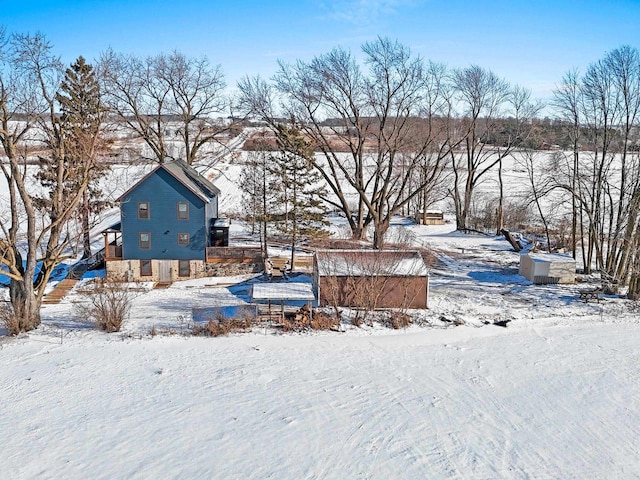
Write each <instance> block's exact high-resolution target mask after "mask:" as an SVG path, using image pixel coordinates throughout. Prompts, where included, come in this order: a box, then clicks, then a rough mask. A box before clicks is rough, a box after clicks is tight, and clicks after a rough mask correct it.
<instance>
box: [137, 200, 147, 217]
mask: <svg viewBox="0 0 640 480" xmlns="http://www.w3.org/2000/svg"><path fill="white" fill-rule="evenodd" d="M138 218H139V219H140V220H149V202H138Z"/></svg>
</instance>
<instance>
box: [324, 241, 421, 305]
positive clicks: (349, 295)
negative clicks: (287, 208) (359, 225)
mask: <svg viewBox="0 0 640 480" xmlns="http://www.w3.org/2000/svg"><path fill="white" fill-rule="evenodd" d="M314 283H315V285H316V289H317V294H316V296H317V298H318V302H319V305H321V306H327V305H332V306H333V305H338V306H344V307H368V308H427V300H428V295H429V269H428V267H427V265H426V263H425V262H424V260H423V258H422V255H421V254H420V252H418V251H414V250H318V251H317V252H316V254H315V259H314Z"/></svg>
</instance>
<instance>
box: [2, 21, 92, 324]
mask: <svg viewBox="0 0 640 480" xmlns="http://www.w3.org/2000/svg"><path fill="white" fill-rule="evenodd" d="M0 45H1V46H2V50H1V52H0V61H2V64H1V67H0V143H1V144H2V149H3V153H4V155H5V156H6V158H7V161H6V163H5V162H3V163H2V164H0V169H1V170H2V174H3V175H4V177H5V180H6V182H7V185H8V198H4V199H2V203H3V205H4V206H3V211H4V212H6V214H4V215H3V216H2V217H1V218H0V229H1V233H2V237H1V238H0V262H1V263H2V266H3V270H4V273H5V274H6V275H7V276H8V277H9V279H10V285H9V297H10V303H11V308H10V311H9V312H5V313H6V315H5V321H6V323H7V327H8V329H9V330H10V332H12V333H18V332H22V331H26V330H31V329H33V328H35V327H37V326H38V325H39V324H40V305H41V301H42V297H43V295H44V289H45V286H46V283H47V281H48V280H49V277H50V275H51V273H52V272H53V269H54V268H55V267H56V265H58V264H59V263H60V262H61V261H62V259H63V258H64V255H65V249H66V247H67V246H68V244H69V241H70V239H69V238H68V237H66V236H65V226H66V224H67V222H68V221H69V220H70V219H71V218H72V216H73V215H74V213H75V212H76V209H77V206H78V204H79V202H80V200H81V198H82V195H83V193H84V191H85V189H86V188H87V185H88V182H89V178H90V176H89V171H90V169H91V162H89V161H87V162H83V163H82V164H81V165H77V164H75V163H74V162H73V159H72V158H70V157H69V156H68V155H67V152H66V147H67V145H68V142H67V138H68V137H69V125H68V123H67V122H65V121H64V120H63V119H61V118H60V117H59V116H58V114H57V111H58V105H57V102H56V93H57V91H58V88H59V87H60V82H61V80H62V76H63V69H62V65H61V63H60V61H59V59H58V57H56V56H54V55H53V54H52V47H51V45H50V44H49V42H47V40H46V39H45V37H44V36H43V35H42V34H35V35H20V34H14V35H12V36H9V37H8V36H7V35H6V34H5V33H4V32H2V34H1V35H0ZM34 155H37V156H38V157H39V158H40V159H41V165H42V167H41V168H44V169H45V170H40V173H41V175H40V178H41V179H43V185H42V186H41V187H40V188H37V185H34V184H33V180H32V178H33V173H34V168H36V167H33V166H31V167H30V166H29V164H28V160H30V159H33V157H34ZM71 165H73V166H71ZM69 175H74V176H75V177H76V178H75V179H74V181H73V184H74V188H69V186H70V179H69Z"/></svg>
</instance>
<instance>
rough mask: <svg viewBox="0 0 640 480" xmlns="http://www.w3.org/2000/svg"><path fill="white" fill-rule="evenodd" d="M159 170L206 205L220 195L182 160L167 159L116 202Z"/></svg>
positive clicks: (216, 189)
mask: <svg viewBox="0 0 640 480" xmlns="http://www.w3.org/2000/svg"><path fill="white" fill-rule="evenodd" d="M159 169H163V170H164V171H166V172H167V173H168V174H169V175H171V176H172V177H173V178H175V179H176V180H178V181H179V182H180V183H181V184H183V185H184V186H185V187H187V188H188V189H189V190H190V191H191V192H192V193H193V194H194V195H196V196H197V197H198V198H200V199H201V200H202V201H204V202H206V203H208V202H210V201H211V199H212V198H213V197H215V196H217V195H220V190H219V189H218V187H216V186H215V185H214V184H213V183H211V182H210V181H209V180H207V179H206V178H205V177H204V176H203V175H201V174H200V173H198V171H197V170H196V169H195V168H193V167H192V166H191V165H189V164H188V163H187V162H185V161H184V160H180V159H175V160H174V159H170V158H167V159H165V161H164V162H163V163H160V164H158V166H157V167H156V168H154V169H153V170H151V171H150V172H149V173H148V174H146V175H145V176H144V177H143V178H142V179H140V180H139V181H138V182H136V183H135V185H133V186H132V187H131V188H129V189H128V190H127V191H126V192H124V193H123V194H122V195H120V197H119V198H118V199H117V200H116V201H117V202H120V201H122V199H123V198H125V197H126V196H127V195H129V193H130V192H131V191H132V190H133V189H134V188H136V187H137V186H138V185H139V184H140V183H142V182H144V181H145V180H146V179H147V178H149V177H150V176H151V175H153V174H154V173H156V172H157V171H158V170H159Z"/></svg>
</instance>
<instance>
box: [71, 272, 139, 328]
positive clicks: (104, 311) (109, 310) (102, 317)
mask: <svg viewBox="0 0 640 480" xmlns="http://www.w3.org/2000/svg"><path fill="white" fill-rule="evenodd" d="M92 287H93V288H90V289H88V290H86V291H85V292H83V293H82V295H83V297H84V301H83V302H82V303H79V304H78V305H77V306H76V309H77V310H78V314H79V315H80V316H83V317H85V318H87V319H89V320H91V321H93V322H94V323H95V325H96V326H97V327H98V328H99V329H100V330H103V331H105V332H107V333H113V332H119V331H120V328H121V327H122V324H123V323H124V321H125V319H126V317H127V315H128V314H129V311H130V310H131V302H132V300H133V298H134V296H135V294H134V293H133V292H132V291H131V290H129V288H128V287H127V285H126V284H123V283H118V282H111V281H107V280H104V279H95V281H94V283H93V286H92Z"/></svg>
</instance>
